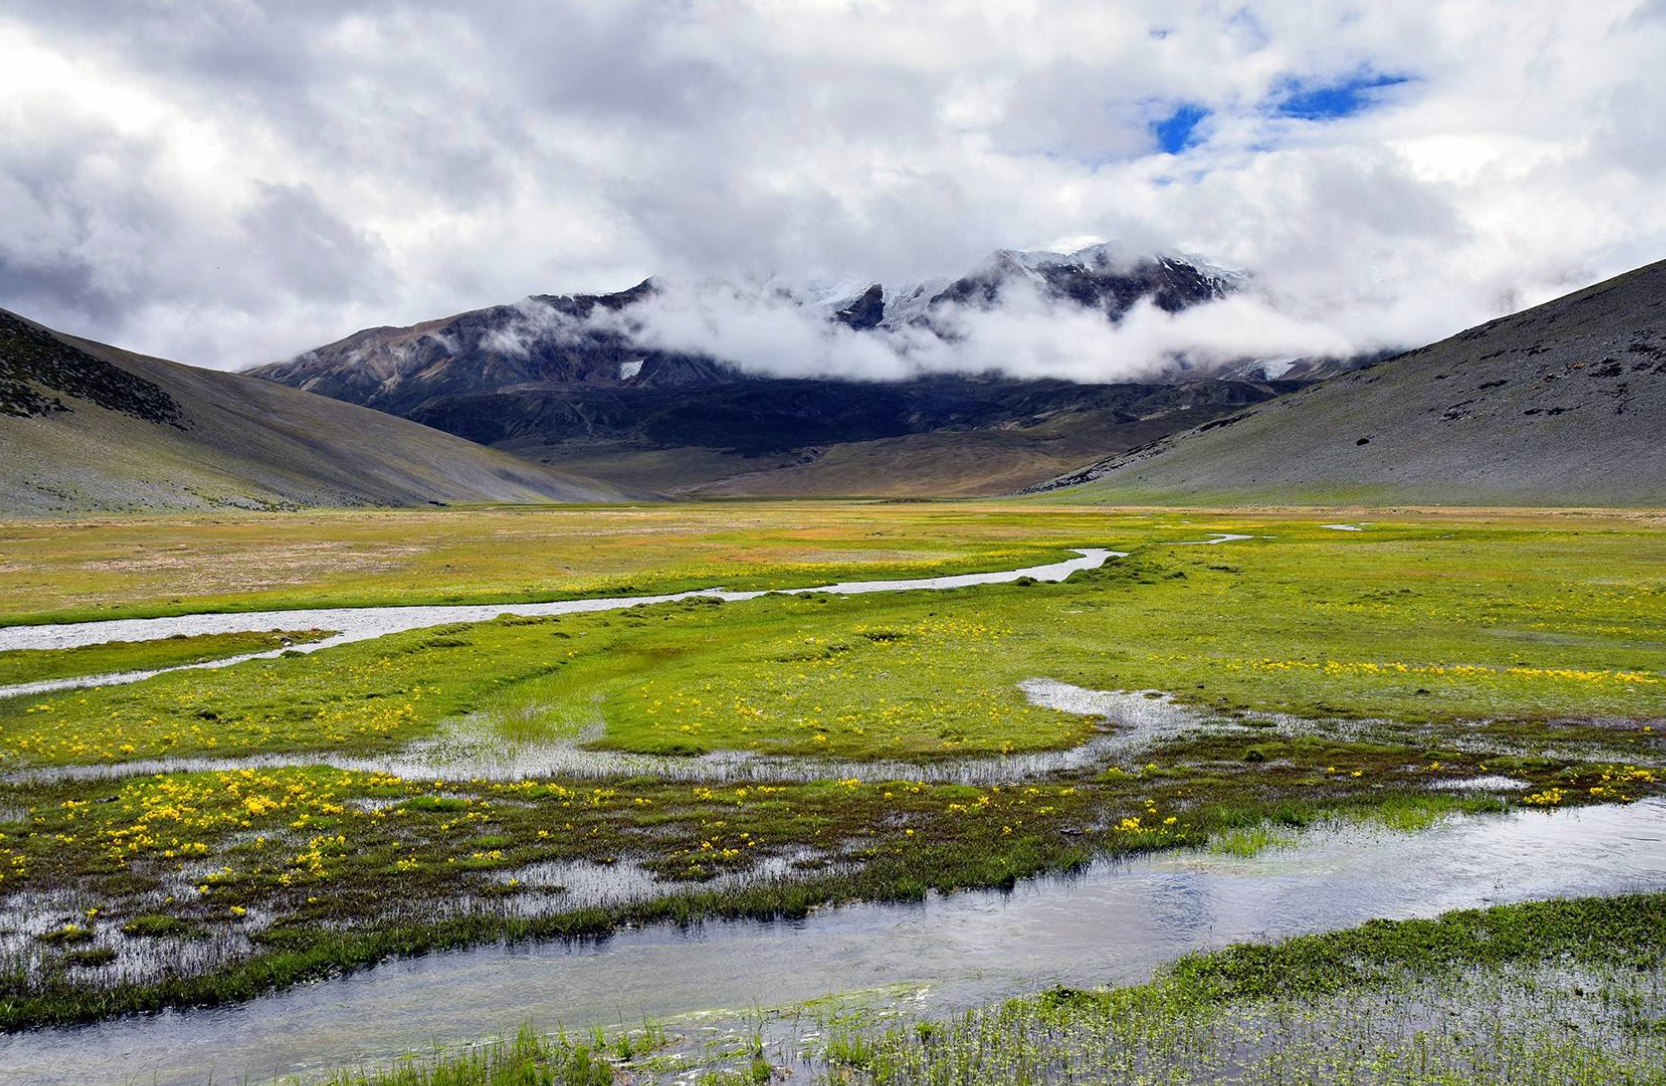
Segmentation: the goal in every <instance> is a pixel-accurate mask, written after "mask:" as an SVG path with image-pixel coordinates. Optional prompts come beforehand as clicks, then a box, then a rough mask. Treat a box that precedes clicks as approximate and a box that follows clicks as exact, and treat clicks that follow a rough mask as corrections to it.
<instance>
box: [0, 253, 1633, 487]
mask: <svg viewBox="0 0 1666 1086" xmlns="http://www.w3.org/2000/svg"><path fill="white" fill-rule="evenodd" d="M1187 268H1190V270H1189V271H1188V270H1187ZM985 271H986V273H987V274H986V275H985V277H984V278H983V279H982V280H981V281H980V280H978V278H977V277H976V276H966V277H962V279H960V280H954V281H950V282H948V283H946V284H943V283H938V284H931V285H928V287H926V288H923V290H922V291H919V292H917V291H914V290H912V289H911V290H909V291H907V292H899V296H898V297H893V296H892V295H891V294H890V293H888V292H887V291H886V290H885V288H884V287H883V286H879V285H870V286H869V287H866V288H863V289H861V290H860V291H857V292H854V293H853V292H850V291H845V292H843V293H841V291H840V290H838V289H828V288H826V287H825V286H824V287H821V288H817V289H814V290H811V289H804V290H802V291H801V293H799V294H798V295H792V296H790V297H792V304H795V305H803V306H806V307H817V308H818V310H819V311H820V312H821V313H822V315H823V316H824V317H825V319H827V320H829V321H836V322H840V323H842V324H844V325H845V326H846V327H848V328H850V329H851V330H852V332H853V334H854V333H856V332H860V331H861V330H862V327H868V328H878V327H881V326H883V325H884V322H886V321H893V322H901V326H908V327H914V328H916V329H919V328H921V327H925V328H927V329H928V334H937V333H936V332H934V331H929V325H930V322H931V321H932V319H933V316H934V304H933V303H932V302H931V301H930V299H928V300H927V302H926V303H925V304H923V305H921V304H919V294H920V293H923V292H926V291H929V292H934V293H932V297H933V298H936V297H940V296H942V295H943V294H944V293H946V292H949V291H954V292H956V293H958V294H960V295H963V296H968V297H973V298H979V299H982V300H983V301H984V302H994V301H998V300H999V297H1000V293H1001V291H1002V290H1004V289H1007V288H1008V287H1009V286H1010V284H1011V283H1012V281H1013V280H1012V278H1011V277H1012V276H1014V275H1026V276H1029V275H1032V274H1033V275H1035V276H1036V277H1037V279H1038V280H1039V281H1040V282H1041V283H1042V284H1043V285H1045V286H1046V287H1047V289H1049V290H1056V291H1060V292H1063V291H1075V292H1077V293H1076V294H1075V295H1073V297H1076V298H1077V299H1078V300H1077V301H1076V302H1075V303H1073V304H1080V305H1083V306H1091V307H1093V308H1095V309H1099V310H1101V311H1102V312H1103V313H1104V315H1105V318H1106V319H1107V320H1114V319H1116V318H1117V316H1118V314H1119V313H1126V312H1127V310H1128V308H1129V307H1130V306H1132V305H1134V304H1139V301H1140V300H1141V299H1149V300H1150V304H1153V305H1159V306H1164V305H1175V306H1181V307H1184V306H1186V305H1191V304H1199V302H1200V300H1202V299H1205V298H1209V297H1218V296H1219V292H1222V291H1231V290H1233V289H1236V288H1235V287H1234V286H1233V285H1232V280H1231V279H1230V277H1227V276H1217V275H1213V274H1212V273H1209V272H1206V271H1205V270H1203V269H1202V268H1200V267H1199V266H1198V265H1187V266H1186V267H1181V266H1180V264H1179V262H1174V261H1170V260H1168V259H1167V258H1165V259H1163V260H1152V261H1150V262H1149V263H1148V264H1147V265H1146V266H1145V267H1143V268H1140V269H1136V271H1135V272H1134V275H1135V276H1136V277H1143V278H1139V281H1138V289H1135V288H1134V287H1131V286H1129V283H1130V282H1132V280H1130V279H1128V278H1126V277H1123V276H1125V273H1126V272H1127V269H1123V270H1122V271H1108V270H1107V269H1105V268H1103V267H1101V268H1098V269H1095V268H1094V267H1092V266H1090V265H1088V264H1087V263H1085V262H1084V261H1083V260H1082V259H1081V258H1079V257H1077V256H1074V255H1072V256H1065V257H1058V258H1057V259H1056V260H1055V259H1052V258H1049V257H1036V256H1035V255H1034V254H1000V255H998V258H997V259H996V260H994V261H992V262H991V264H990V267H989V268H987V269H985ZM1112 275H1115V276H1118V277H1122V278H1117V279H1116V281H1114V282H1112V281H1108V277H1109V276H1112ZM654 289H655V288H654V286H653V284H652V283H649V284H644V285H642V286H639V287H636V288H633V290H632V291H626V292H621V293H620V294H615V295H599V296H566V297H552V298H546V299H537V300H535V301H537V303H538V304H537V306H536V307H532V308H530V309H529V307H528V306H526V305H524V304H523V305H521V306H509V307H499V308H497V309H491V310H482V311H478V312H475V313H469V314H464V315H462V316H460V317H455V318H448V319H446V320H444V321H436V322H428V323H427V324H424V325H418V326H415V327H413V328H409V329H373V330H370V331H367V332H364V333H359V334H358V335H357V336H354V337H349V339H348V340H344V341H342V343H340V344H335V345H332V346H331V347H330V348H326V349H323V350H321V351H319V352H312V353H311V354H309V355H308V356H304V357H303V358H302V359H298V360H296V361H294V362H291V363H285V364H283V366H280V367H270V368H268V369H267V370H265V371H263V372H265V373H267V374H268V376H269V377H270V376H284V377H286V378H287V379H289V380H293V381H295V382H296V383H298V384H301V385H305V386H310V387H311V388H313V389H325V390H328V391H330V393H331V394H330V395H320V394H317V393H315V392H312V391H306V390H303V389H299V388H288V387H284V385H283V384H280V383H278V382H277V381H275V380H271V379H266V380H263V379H260V378H257V377H254V376H249V375H243V374H234V373H225V372H220V371H212V370H203V369H197V368H194V367H190V366H185V365H181V364H179V363H175V362H169V361H166V360H163V359H158V358H151V357H147V356H144V355H138V354H134V353H131V352H128V351H124V350H121V349H119V348H116V347H111V346H107V345H104V344H100V343H96V342H93V341H90V340H86V339H81V338H78V337H75V336H72V335H68V334H65V333H61V332H56V331H53V330H51V329H49V328H46V327H44V326H42V325H39V324H37V323H34V322H32V321H30V320H28V319H26V318H24V317H22V316H19V315H16V314H12V313H9V312H6V311H4V310H0V512H3V513H5V514H8V515H39V514H51V513H65V512H84V511H92V510H110V511H120V510H141V509H184V510H191V509H214V508H224V507H238V508H252V509H281V508H292V507H296V506H372V505H421V504H426V503H433V504H446V503H452V502H547V501H607V500H619V499H621V498H641V497H648V496H652V495H655V494H688V493H695V494H710V495H747V494H848V495H870V496H883V495H893V496H902V495H935V496H952V495H963V494H993V493H1003V494H1007V493H1013V492H1015V491H1020V490H1028V491H1030V492H1032V493H1035V494H1038V495H1039V496H1040V498H1041V500H1056V501H1068V502H1119V503H1146V502H1152V503H1156V502H1169V503H1198V504H1214V503H1221V502H1226V503H1233V504H1239V503H1245V502H1266V503H1314V504H1338V503H1358V504H1376V505H1382V504H1386V503H1408V504H1496V505H1569V506H1592V505H1660V504H1663V503H1666V442H1663V441H1662V440H1661V439H1660V434H1661V433H1662V421H1663V420H1666V262H1661V263H1658V264H1652V265H1649V266H1647V267H1644V268H1639V269H1637V270H1636V271H1633V272H1630V273H1628V274H1626V275H1622V276H1619V277H1617V278H1614V279H1611V280H1608V281H1606V282H1603V283H1599V284H1597V285H1595V286H1591V287H1587V288H1585V289H1583V290H1579V291H1575V292H1574V293H1572V294H1569V295H1567V296H1565V297H1562V298H1558V299H1556V300H1554V301H1551V302H1547V303H1545V304H1544V305H1540V306H1537V307H1535V308H1532V309H1529V310H1526V311H1523V312H1520V313H1516V314H1513V315H1510V316H1506V317H1502V318H1500V319H1498V320H1494V321H1490V322H1488V323H1486V324H1483V325H1480V326H1478V327H1476V328H1472V329H1469V330H1468V331H1465V332H1461V333H1459V334H1458V335H1455V336H1452V337H1450V338H1448V339H1445V340H1442V341H1441V342H1438V343H1435V344H1432V345H1430V346H1427V347H1422V348H1418V349H1416V350H1412V351H1409V352H1406V353H1403V354H1400V355H1397V356H1394V357H1391V358H1386V359H1368V360H1357V359H1356V360H1350V361H1349V362H1347V363H1342V362H1337V361H1316V362H1302V361H1294V362H1292V361H1290V360H1285V361H1282V362H1280V363H1278V364H1277V365H1276V366H1274V367H1273V368H1276V369H1278V370H1279V371H1280V372H1281V373H1282V374H1284V375H1285V376H1282V377H1281V378H1280V379H1279V380H1271V379H1268V377H1267V372H1266V369H1265V367H1263V369H1262V370H1261V371H1260V372H1254V373H1252V372H1251V371H1250V368H1249V366H1248V362H1246V364H1245V365H1241V366H1238V367H1234V368H1231V369H1230V370H1229V371H1225V372H1222V371H1215V372H1199V371H1197V370H1195V369H1188V368H1187V367H1186V366H1185V364H1184V360H1176V364H1175V366H1174V368H1173V369H1171V370H1170V371H1169V372H1166V373H1164V374H1162V375H1160V376H1161V377H1162V379H1160V380H1151V381H1148V382H1143V383H1125V384H1107V385H1092V384H1077V383H1071V382H1066V381H1059V380H1028V381H1025V380H1015V379H1012V378H1008V377H1002V376H999V375H996V374H980V375H972V376H952V375H935V376H929V377H917V378H914V379H911V380H903V381H891V382H884V381H838V380H828V379H813V378H780V377H769V376H762V375H758V374H753V373H749V372H747V371H745V370H744V369H742V368H740V367H738V366H736V365H734V364H732V363H730V362H727V361H725V360H722V359H717V358H711V357H702V356H695V355H674V354H669V353H664V352H660V353H647V354H643V355H639V356H633V355H634V351H633V347H634V346H635V345H633V344H631V343H630V342H629V337H628V335H626V334H625V333H624V332H621V331H620V329H621V328H628V326H626V325H618V324H608V323H604V324H602V325H600V326H599V327H598V328H596V329H592V330H591V331H593V332H594V335H592V334H591V332H587V331H584V330H583V327H582V326H579V325H575V324H574V323H573V321H572V320H571V319H566V320H565V321H564V322H562V321H558V322H555V324H554V325H553V326H552V327H556V328H557V329H558V333H557V334H552V335H550V336H548V337H545V338H539V337H538V336H533V337H530V338H527V337H526V336H525V335H524V332H525V329H524V327H523V326H522V325H521V324H517V323H516V322H517V321H524V320H525V319H526V314H527V313H528V312H532V313H540V314H541V313H546V312H549V311H556V312H559V313H563V314H566V315H567V316H568V317H569V318H583V317H584V316H585V315H586V314H587V313H595V312H597V311H600V312H604V313H619V312H628V311H629V310H630V308H631V307H632V306H635V305H639V304H641V303H642V300H643V297H644V296H645V295H648V294H651V293H652V291H653V290H654ZM772 289H773V288H772ZM783 289H784V288H783ZM1142 291H1143V293H1142ZM876 319H877V321H878V323H871V322H873V321H875V320H876ZM859 326H862V327H859ZM575 328H579V329H580V332H579V333H575ZM514 336H521V337H522V342H523V344H524V353H522V354H516V353H515V352H513V351H505V350H502V349H501V347H502V344H503V343H504V342H506V340H505V338H504V337H514ZM609 336H612V337H614V339H612V340H610V339H609V338H608V337H609ZM447 344H449V346H448V345H447ZM413 359H415V360H416V361H413ZM418 363H420V364H418ZM1292 373H1295V374H1300V375H1301V377H1300V378H1299V379H1298V378H1292V377H1291V376H1289V375H1290V374H1292ZM340 397H356V398H359V399H363V400H364V401H365V402H367V403H372V404H375V405H376V406H377V407H379V408H381V409H380V410H376V409H371V408H369V407H365V406H360V405H359V404H356V403H346V402H342V401H341V398H340ZM396 411H397V412H398V414H396V413H394V412H396ZM399 414H405V415H407V416H408V417H406V418H401V417H399ZM436 427H439V428H436ZM442 431H451V432H450V433H446V432H442ZM458 435H461V436H458ZM487 446H497V448H489V447H487ZM506 450H507V451H506ZM511 452H512V453H514V454H516V455H510V453H511Z"/></svg>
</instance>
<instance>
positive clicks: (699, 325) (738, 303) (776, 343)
mask: <svg viewBox="0 0 1666 1086" xmlns="http://www.w3.org/2000/svg"><path fill="white" fill-rule="evenodd" d="M659 286H660V289H659V290H658V291H656V292H655V293H654V294H653V295H651V296H650V297H649V298H647V299H646V300H644V301H642V302H640V303H637V304H636V305H633V306H631V307H629V308H627V309H624V310H622V311H620V312H618V313H605V314H602V315H600V316H598V317H595V318H593V319H592V321H591V322H590V323H589V324H588V326H587V327H588V328H590V329H600V330H605V331H609V332H616V333H619V334H622V335H624V336H626V337H628V338H629V339H630V340H632V341H633V342H635V343H637V344H638V345H640V346H642V347H644V348H647V349H650V350H659V351H669V352H676V353H684V354H693V355H701V356H707V357H711V358H716V359H719V360H722V361H725V362H728V363H730V364H732V365H734V366H736V367H738V368H739V369H741V370H743V371H745V372H748V373H753V374H760V375H763V374H767V375H771V376H777V377H823V378H836V379H845V380H868V381H890V380H902V379H907V378H912V377H919V376H923V375H928V374H939V373H956V374H984V373H999V374H1003V375H1006V376H1009V377H1018V378H1038V377H1055V378H1063V379H1066V380H1071V381H1081V382H1116V381H1139V380H1146V379H1151V378H1155V377H1158V376H1162V375H1165V374H1172V373H1174V372H1175V371H1177V370H1179V369H1196V370H1200V371H1208V370H1211V369H1214V368H1218V367H1220V366H1223V365H1226V364H1229V363H1234V362H1241V361H1245V360H1248V359H1281V358H1291V357H1300V356H1317V357H1344V356H1347V355H1349V354H1352V353H1355V351H1356V346H1355V344H1353V343H1352V342H1350V341H1349V340H1348V339H1347V338H1346V337H1345V336H1343V335H1341V334H1339V333H1338V332H1336V331H1335V330H1333V329H1331V328H1328V327H1326V326H1324V325H1321V324H1316V323H1312V322H1308V321H1303V320H1300V319H1297V318H1293V317H1290V316H1287V315H1285V314H1283V313H1280V312H1278V311H1276V310H1275V309H1273V308H1272V307H1271V306H1270V305H1269V304H1268V303H1267V302H1266V301H1265V300H1264V299H1261V298H1259V297H1256V296H1255V295H1253V294H1250V293H1241V294H1235V295H1229V296H1228V297H1226V298H1223V299H1220V300H1218V301H1210V302H1205V303H1202V304H1199V305H1195V306H1192V307H1190V308H1187V309H1184V310H1181V311H1180V312H1178V313H1169V312H1166V311H1164V310H1163V309H1160V308H1158V307H1157V306H1156V305H1155V304H1153V303H1152V302H1151V301H1150V300H1149V299H1146V300H1141V301H1139V302H1137V303H1136V304H1135V305H1134V306H1133V307H1132V308H1130V309H1129V310H1128V311H1127V312H1126V313H1125V314H1123V315H1122V317H1121V319H1120V320H1118V321H1117V322H1115V323H1112V322H1111V321H1110V320H1108V319H1107V318H1106V316H1105V314H1104V313H1103V312H1100V311H1098V310H1095V309H1090V308H1087V307H1084V306H1082V305H1080V304H1078V303H1075V302H1073V301H1070V300H1068V299H1064V298H1058V297H1050V296H1048V295H1047V294H1045V293H1044V292H1043V291H1041V290H1039V289H1036V288H1034V287H1031V286H1030V285H1028V284H1027V283H1025V282H1023V281H1018V282H1014V283H1010V284H1007V285H1006V286H1005V287H1004V288H1003V290H1002V293H1001V296H1000V299H999V302H998V304H995V305H990V306H985V305H962V304H955V303H940V304H939V305H937V306H935V307H933V308H932V310H931V312H930V320H929V325H926V324H904V325H902V326H900V327H894V328H887V327H879V328H872V329H865V330H860V331H858V330H854V329H852V328H850V327H849V326H847V325H845V324H843V323H840V322H837V321H834V320H831V319H830V314H829V312H828V310H827V309H825V308H822V307H816V306H806V305H803V304H801V303H799V302H797V301H795V300H793V299H792V298H791V297H789V296H787V295H785V294H784V293H781V292H773V291H768V290H758V289H755V288H752V287H748V286H737V285H734V284H728V283H714V282H671V283H662V284H659ZM550 312H551V313H552V315H554V316H556V317H558V316H559V314H553V310H552V311H550ZM545 326H546V327H550V328H552V329H553V328H556V327H559V328H560V329H561V331H560V332H559V333H558V334H562V335H567V334H572V332H573V331H575V329H573V328H572V327H571V326H569V325H560V324H559V322H550V321H546V322H545Z"/></svg>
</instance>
